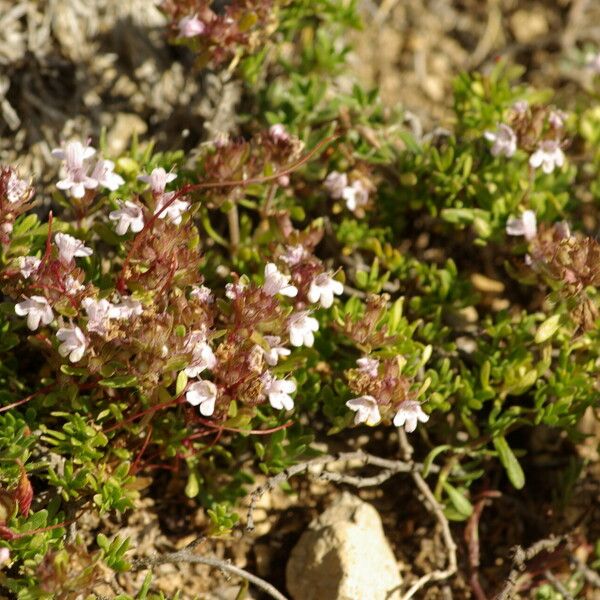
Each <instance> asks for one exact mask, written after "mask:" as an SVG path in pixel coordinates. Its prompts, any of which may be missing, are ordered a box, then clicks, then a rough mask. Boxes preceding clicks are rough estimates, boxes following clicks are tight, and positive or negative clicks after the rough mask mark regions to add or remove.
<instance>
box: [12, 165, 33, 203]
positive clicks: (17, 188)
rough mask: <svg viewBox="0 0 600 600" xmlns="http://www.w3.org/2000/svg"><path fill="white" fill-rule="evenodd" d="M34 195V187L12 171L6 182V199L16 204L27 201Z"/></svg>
mask: <svg viewBox="0 0 600 600" xmlns="http://www.w3.org/2000/svg"><path fill="white" fill-rule="evenodd" d="M32 195H33V188H32V187H30V185H29V183H27V182H26V181H25V180H24V179H19V178H18V177H17V175H16V174H15V173H14V172H11V174H10V175H9V177H8V181H7V183H6V199H7V200H8V201H9V202H10V203H11V204H14V203H15V202H27V200H29V198H31V196H32Z"/></svg>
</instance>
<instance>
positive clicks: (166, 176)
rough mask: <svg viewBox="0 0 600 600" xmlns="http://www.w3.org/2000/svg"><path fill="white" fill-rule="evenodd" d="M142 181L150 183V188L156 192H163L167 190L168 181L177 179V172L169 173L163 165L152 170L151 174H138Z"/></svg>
mask: <svg viewBox="0 0 600 600" xmlns="http://www.w3.org/2000/svg"><path fill="white" fill-rule="evenodd" d="M138 179H139V180H140V181H144V182H145V183H149V184H150V188H151V189H152V191H153V192H154V193H155V194H162V193H163V192H164V191H165V187H166V185H167V183H170V182H171V181H173V180H175V179H177V175H176V174H175V173H167V172H166V171H165V170H164V169H163V168H162V167H157V168H156V169H153V170H152V173H150V175H138Z"/></svg>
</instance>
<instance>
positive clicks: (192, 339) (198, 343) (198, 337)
mask: <svg viewBox="0 0 600 600" xmlns="http://www.w3.org/2000/svg"><path fill="white" fill-rule="evenodd" d="M186 346H187V347H188V348H191V352H192V362H191V364H190V365H189V366H188V367H187V368H186V369H185V374H186V375H187V376H188V377H198V375H200V373H202V372H203V371H204V370H206V369H214V368H215V365H216V364H217V359H216V357H215V355H214V353H213V351H212V348H211V347H210V346H209V345H208V343H207V342H206V336H205V334H204V332H202V331H193V332H192V333H190V335H189V337H188V339H187V342H186Z"/></svg>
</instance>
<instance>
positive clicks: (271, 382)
mask: <svg viewBox="0 0 600 600" xmlns="http://www.w3.org/2000/svg"><path fill="white" fill-rule="evenodd" d="M262 381H263V391H264V393H265V394H266V395H267V397H268V398H269V403H270V404H271V406H272V407H273V408H275V409H277V410H281V409H283V408H285V410H292V409H293V408H294V400H293V399H292V397H291V396H290V394H293V393H294V392H295V391H296V384H295V383H294V382H293V381H290V380H289V379H275V377H273V375H271V373H269V372H268V371H267V372H266V373H264V374H263V376H262Z"/></svg>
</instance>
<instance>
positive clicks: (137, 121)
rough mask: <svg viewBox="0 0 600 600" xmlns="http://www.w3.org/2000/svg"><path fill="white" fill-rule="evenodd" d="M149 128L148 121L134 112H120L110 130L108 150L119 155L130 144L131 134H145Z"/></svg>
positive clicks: (112, 154) (114, 154) (113, 154)
mask: <svg viewBox="0 0 600 600" xmlns="http://www.w3.org/2000/svg"><path fill="white" fill-rule="evenodd" d="M147 129H148V126H147V125H146V122H145V121H144V120H142V119H141V118H140V117H138V116H137V115H134V114H132V113H118V114H117V116H116V118H115V122H114V125H113V126H112V128H111V129H110V131H109V134H108V136H107V139H108V150H109V154H110V155H111V156H119V155H120V154H122V153H123V152H125V150H126V149H127V147H128V146H129V142H130V141H131V136H132V135H133V134H134V133H135V134H137V135H138V136H142V135H144V133H146V131H147Z"/></svg>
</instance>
